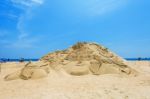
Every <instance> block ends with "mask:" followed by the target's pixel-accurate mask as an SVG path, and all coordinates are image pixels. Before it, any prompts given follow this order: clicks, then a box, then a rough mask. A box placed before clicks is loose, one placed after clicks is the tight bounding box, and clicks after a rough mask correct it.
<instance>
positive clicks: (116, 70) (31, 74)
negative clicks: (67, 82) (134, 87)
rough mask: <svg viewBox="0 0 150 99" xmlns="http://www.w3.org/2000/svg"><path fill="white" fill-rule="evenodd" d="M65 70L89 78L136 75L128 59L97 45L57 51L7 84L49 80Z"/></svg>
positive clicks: (81, 45)
mask: <svg viewBox="0 0 150 99" xmlns="http://www.w3.org/2000/svg"><path fill="white" fill-rule="evenodd" d="M50 68H51V69H53V70H55V71H59V70H62V69H63V70H64V71H65V72H67V73H68V74H70V75H75V76H81V75H87V74H93V75H102V74H121V75H130V74H136V71H135V70H134V69H132V68H130V67H129V66H128V65H127V64H126V62H125V60H124V59H122V58H121V57H119V56H117V55H116V54H114V53H112V52H111V51H109V50H108V49H107V48H105V47H103V46H101V45H98V44H96V43H86V42H83V43H80V42H79V43H77V44H75V45H74V46H72V47H70V48H68V49H66V50H62V51H55V52H53V53H49V54H47V55H45V56H43V57H42V58H41V59H40V61H38V62H36V63H28V64H26V65H25V67H24V68H23V69H21V70H19V71H17V72H15V73H12V74H9V75H7V76H6V77H5V80H13V79H17V78H21V79H24V80H28V79H37V78H43V77H46V76H47V74H48V73H49V70H50Z"/></svg>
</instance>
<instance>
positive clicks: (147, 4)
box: [0, 0, 150, 58]
mask: <svg viewBox="0 0 150 99" xmlns="http://www.w3.org/2000/svg"><path fill="white" fill-rule="evenodd" d="M78 41H88V42H97V43H99V44H102V45H104V46H106V47H107V48H109V49H110V50H112V51H114V52H115V53H117V54H119V55H120V56H122V57H150V46H149V43H150V1H149V0H1V1H0V46H1V47H0V57H5V58H20V57H24V58H40V57H41V56H43V55H44V54H47V53H48V52H51V51H54V50H59V49H65V48H68V47H70V46H71V45H73V44H74V43H76V42H78Z"/></svg>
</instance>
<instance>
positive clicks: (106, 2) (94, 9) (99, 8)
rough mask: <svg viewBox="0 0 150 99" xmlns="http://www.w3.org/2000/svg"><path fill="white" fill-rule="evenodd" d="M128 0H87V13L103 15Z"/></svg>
mask: <svg viewBox="0 0 150 99" xmlns="http://www.w3.org/2000/svg"><path fill="white" fill-rule="evenodd" d="M127 1H128V0H88V2H87V6H86V9H87V13H88V14H89V15H91V16H93V15H94V16H97V15H103V14H106V13H109V12H111V11H114V10H116V9H119V8H120V7H122V6H123V5H125V4H126V3H127Z"/></svg>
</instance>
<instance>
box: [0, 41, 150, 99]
mask: <svg viewBox="0 0 150 99" xmlns="http://www.w3.org/2000/svg"><path fill="white" fill-rule="evenodd" d="M0 67H1V72H0V99H150V94H149V93H150V62H148V61H126V60H124V59H122V58H121V57H119V56H118V55H116V54H114V53H113V52H111V51H109V50H108V49H107V48H105V47H103V46H100V45H98V44H96V43H85V42H84V43H77V44H76V45H74V46H72V47H70V48H68V49H66V50H63V51H55V52H52V53H49V54H47V55H45V56H43V57H42V58H41V59H40V61H37V62H23V63H18V62H8V63H2V64H1V65H0Z"/></svg>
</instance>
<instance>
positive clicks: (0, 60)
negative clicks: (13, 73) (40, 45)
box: [0, 58, 150, 62]
mask: <svg viewBox="0 0 150 99" xmlns="http://www.w3.org/2000/svg"><path fill="white" fill-rule="evenodd" d="M124 59H126V60H128V61H150V58H124ZM38 60H39V59H38V58H37V59H34V58H33V59H32V58H28V59H24V58H20V59H10V58H0V62H20V61H25V62H28V61H38Z"/></svg>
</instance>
